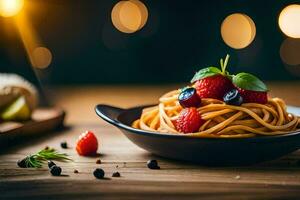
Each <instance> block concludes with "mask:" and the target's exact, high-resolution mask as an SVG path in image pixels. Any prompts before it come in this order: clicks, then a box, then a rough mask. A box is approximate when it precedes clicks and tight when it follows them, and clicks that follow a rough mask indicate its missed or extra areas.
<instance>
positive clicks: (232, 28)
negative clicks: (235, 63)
mask: <svg viewBox="0 0 300 200" xmlns="http://www.w3.org/2000/svg"><path fill="white" fill-rule="evenodd" d="M221 35H222V38H223V40H224V42H225V43H226V44H227V45H228V46H230V47H232V48H234V49H242V48H245V47H247V46H248V45H249V44H251V42H252V41H253V40H254V38H255V35H256V27H255V24H254V22H253V20H252V19H251V18H250V17H249V16H247V15H245V14H242V13H235V14H231V15H229V16H228V17H226V18H225V19H224V21H223V23H222V25H221Z"/></svg>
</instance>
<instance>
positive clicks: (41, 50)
mask: <svg viewBox="0 0 300 200" xmlns="http://www.w3.org/2000/svg"><path fill="white" fill-rule="evenodd" d="M32 61H33V63H32V64H33V66H34V67H36V68H40V69H44V68H47V67H48V66H49V65H50V64H51V61H52V53H51V51H50V50H49V49H47V48H46V47H37V48H35V49H34V50H33V52H32Z"/></svg>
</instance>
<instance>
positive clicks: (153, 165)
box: [147, 160, 160, 169]
mask: <svg viewBox="0 0 300 200" xmlns="http://www.w3.org/2000/svg"><path fill="white" fill-rule="evenodd" d="M147 167H148V168H149V169H160V167H159V166H158V163H157V160H148V162H147Z"/></svg>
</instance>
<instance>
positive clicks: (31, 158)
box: [18, 148, 72, 168]
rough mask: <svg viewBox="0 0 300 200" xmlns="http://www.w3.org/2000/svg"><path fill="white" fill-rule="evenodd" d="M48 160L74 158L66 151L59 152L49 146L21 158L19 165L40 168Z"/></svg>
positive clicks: (68, 159)
mask: <svg viewBox="0 0 300 200" xmlns="http://www.w3.org/2000/svg"><path fill="white" fill-rule="evenodd" d="M48 160H57V161H71V160H72V159H70V158H69V157H68V155H67V154H65V153H59V152H58V151H57V150H55V149H53V148H47V149H43V150H40V151H39V152H37V153H35V154H31V155H28V156H26V157H25V158H24V159H22V160H19V161H18V165H19V167H23V168H40V167H42V166H43V164H44V163H45V162H47V161H48Z"/></svg>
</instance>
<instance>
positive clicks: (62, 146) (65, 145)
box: [60, 141, 68, 149]
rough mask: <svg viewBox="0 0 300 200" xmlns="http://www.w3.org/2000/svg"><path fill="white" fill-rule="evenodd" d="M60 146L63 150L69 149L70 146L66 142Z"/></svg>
mask: <svg viewBox="0 0 300 200" xmlns="http://www.w3.org/2000/svg"><path fill="white" fill-rule="evenodd" d="M60 146H61V148H63V149H67V148H68V144H67V142H66V141H64V142H61V143H60Z"/></svg>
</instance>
